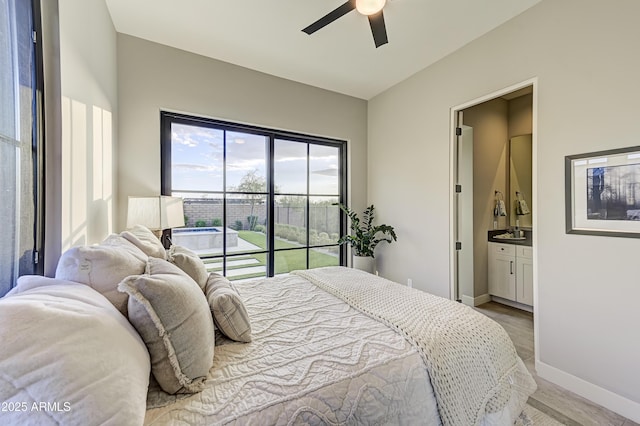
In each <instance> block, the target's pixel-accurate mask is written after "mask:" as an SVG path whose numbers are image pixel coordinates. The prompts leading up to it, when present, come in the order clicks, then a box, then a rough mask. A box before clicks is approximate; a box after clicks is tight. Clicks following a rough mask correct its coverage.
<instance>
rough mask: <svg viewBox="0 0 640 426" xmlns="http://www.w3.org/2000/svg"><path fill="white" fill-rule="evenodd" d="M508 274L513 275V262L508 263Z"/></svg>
mask: <svg viewBox="0 0 640 426" xmlns="http://www.w3.org/2000/svg"><path fill="white" fill-rule="evenodd" d="M509 274H511V275H513V260H510V261H509Z"/></svg>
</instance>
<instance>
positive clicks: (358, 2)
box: [302, 0, 389, 48]
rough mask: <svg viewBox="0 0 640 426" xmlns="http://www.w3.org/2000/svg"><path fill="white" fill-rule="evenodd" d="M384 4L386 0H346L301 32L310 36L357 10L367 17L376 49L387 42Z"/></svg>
mask: <svg viewBox="0 0 640 426" xmlns="http://www.w3.org/2000/svg"><path fill="white" fill-rule="evenodd" d="M385 4H386V0H348V1H347V2H346V3H343V4H342V5H340V6H338V7H337V8H335V9H334V10H332V11H331V12H329V13H327V14H326V15H325V16H323V17H322V18H320V19H318V20H317V21H315V22H314V23H313V24H311V25H309V26H308V27H306V28H304V29H303V30H302V31H303V32H305V33H307V34H309V35H311V34H313V33H315V32H316V31H318V30H319V29H321V28H324V27H326V26H327V25H329V24H330V23H332V22H333V21H335V20H337V19H338V18H340V17H342V16H344V15H346V14H347V13H349V12H351V11H352V10H354V9H357V10H358V12H359V13H361V14H363V15H365V16H367V18H368V19H369V26H370V27H371V34H372V35H373V41H374V43H375V45H376V48H378V47H380V46H382V45H383V44H387V43H388V42H389V39H388V38H387V28H386V26H385V23H384V14H383V11H382V9H383V8H384V6H385Z"/></svg>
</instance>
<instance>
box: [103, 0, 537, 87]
mask: <svg viewBox="0 0 640 426" xmlns="http://www.w3.org/2000/svg"><path fill="white" fill-rule="evenodd" d="M105 1H106V3H107V7H108V8H109V11H110V13H111V17H112V20H113V23H114V26H115V28H116V31H118V32H120V33H124V34H129V35H132V36H136V37H140V38H143V39H147V40H151V41H154V42H157V43H161V44H165V45H168V46H172V47H176V48H179V49H183V50H187V51H190V52H194V53H198V54H200V55H204V56H209V57H211V58H215V59H219V60H222V61H225V62H230V63H233V64H236V65H240V66H243V67H246V68H250V69H254V70H257V71H262V72H264V73H267V74H272V75H275V76H278V77H283V78H286V79H289V80H294V81H298V82H301V83H306V84H309V85H312V86H316V87H320V88H323V89H328V90H332V91H335V92H339V93H344V94H347V95H351V96H355V97H358V98H362V99H370V98H372V97H374V96H375V95H377V94H379V93H380V92H382V91H384V90H386V89H388V88H389V87H391V86H393V85H394V84H396V83H399V82H400V81H402V80H404V79H406V78H407V77H409V76H411V75H412V74H414V73H416V72H417V71H419V70H421V69H423V68H425V67H427V66H429V65H431V64H432V63H434V62H436V61H438V60H439V59H442V58H443V57H445V56H446V55H448V54H450V53H452V52H453V51H455V50H457V49H459V48H460V47H462V46H464V45H465V44H467V43H469V42H470V41H472V40H474V39H475V38H477V37H479V36H481V35H483V34H485V33H487V32H488V31H490V30H492V29H493V28H495V27H497V26H499V25H500V24H502V23H504V22H506V21H508V20H509V19H511V18H512V17H514V16H516V15H518V14H520V13H522V12H523V11H525V10H526V9H528V8H530V7H531V6H533V5H535V4H536V3H538V2H539V1H540V0H388V1H387V5H386V6H385V9H384V16H385V23H386V27H387V34H388V36H389V43H388V44H386V45H383V46H381V47H380V48H378V49H376V48H375V45H374V43H373V38H372V36H371V29H370V28H369V23H368V21H367V18H366V17H365V16H362V15H360V14H359V13H358V12H357V11H355V10H354V11H352V12H349V13H348V14H347V15H345V16H343V17H341V18H340V19H338V20H337V21H335V22H333V23H331V24H329V25H328V26H326V27H325V28H323V29H321V30H319V31H318V32H316V33H315V34H312V35H307V34H305V33H303V32H302V31H301V30H302V28H304V27H306V26H307V25H309V24H311V23H312V22H314V21H315V20H317V19H319V18H320V17H322V16H324V15H325V14H327V13H328V12H330V11H331V10H333V9H335V8H336V7H338V6H339V5H341V4H342V3H344V2H345V1H346V0H269V1H266V0H180V1H176V0H105Z"/></svg>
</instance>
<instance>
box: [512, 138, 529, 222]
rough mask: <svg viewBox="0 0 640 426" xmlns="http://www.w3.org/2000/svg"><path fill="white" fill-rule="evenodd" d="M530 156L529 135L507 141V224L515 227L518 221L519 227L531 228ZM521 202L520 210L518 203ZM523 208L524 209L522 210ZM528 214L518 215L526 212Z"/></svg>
mask: <svg viewBox="0 0 640 426" xmlns="http://www.w3.org/2000/svg"><path fill="white" fill-rule="evenodd" d="M532 173H533V165H532V154H531V134H528V135H520V136H514V137H513V138H511V140H510V141H509V205H510V208H509V224H510V225H511V226H516V220H519V222H520V227H522V228H531V226H532V223H533V222H532V213H531V212H533V203H532V180H533V178H532ZM518 194H519V195H518ZM519 200H521V201H524V203H522V202H521V204H520V207H521V208H520V209H519V208H518V201H519ZM523 207H526V208H524V209H522V208H523ZM527 208H528V211H529V213H528V214H519V213H522V212H526V211H527Z"/></svg>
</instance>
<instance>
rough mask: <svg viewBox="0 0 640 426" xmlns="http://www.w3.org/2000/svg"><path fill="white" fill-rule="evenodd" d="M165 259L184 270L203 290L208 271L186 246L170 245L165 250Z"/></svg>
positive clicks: (198, 257)
mask: <svg viewBox="0 0 640 426" xmlns="http://www.w3.org/2000/svg"><path fill="white" fill-rule="evenodd" d="M167 260H168V261H169V262H171V263H173V264H174V265H176V266H177V267H178V268H180V269H182V270H183V271H184V272H186V274H187V275H189V276H190V277H191V278H193V280H194V281H195V282H197V283H198V285H199V286H200V288H201V289H202V291H204V288H205V286H206V285H207V279H208V278H209V273H208V272H207V267H206V266H205V264H204V262H203V261H202V259H200V256H198V255H197V254H195V253H194V252H193V251H191V250H190V249H188V248H186V247H182V246H177V245H172V246H171V248H170V249H169V250H167Z"/></svg>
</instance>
